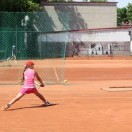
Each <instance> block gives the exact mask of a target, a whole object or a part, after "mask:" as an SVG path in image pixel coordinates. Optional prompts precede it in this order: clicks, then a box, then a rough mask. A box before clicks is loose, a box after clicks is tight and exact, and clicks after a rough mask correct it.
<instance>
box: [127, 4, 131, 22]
mask: <svg viewBox="0 0 132 132" xmlns="http://www.w3.org/2000/svg"><path fill="white" fill-rule="evenodd" d="M127 17H128V21H129V22H131V23H132V4H130V3H129V4H128V6H127Z"/></svg>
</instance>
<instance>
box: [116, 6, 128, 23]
mask: <svg viewBox="0 0 132 132" xmlns="http://www.w3.org/2000/svg"><path fill="white" fill-rule="evenodd" d="M126 22H128V17H127V8H126V7H123V8H118V9H117V25H118V26H121V25H122V23H126Z"/></svg>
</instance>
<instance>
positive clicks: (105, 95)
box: [0, 57, 132, 132]
mask: <svg viewBox="0 0 132 132" xmlns="http://www.w3.org/2000/svg"><path fill="white" fill-rule="evenodd" d="M40 64H41V63H39V66H40ZM36 65H37V64H36ZM39 66H38V67H39ZM40 67H43V65H41V66H40ZM0 69H1V73H0V80H1V82H6V81H12V82H13V81H14V80H15V79H16V75H17V74H18V73H17V72H18V69H17V67H14V68H13V67H9V68H7V67H6V68H5V67H0ZM16 69H17V70H16ZM39 72H41V73H42V72H43V71H42V69H39ZM65 79H66V80H68V82H67V84H66V85H60V84H54V85H46V86H45V87H44V88H40V89H39V90H40V92H41V93H42V94H44V95H45V97H46V98H47V99H48V100H49V101H50V102H52V103H53V105H52V106H48V107H42V106H41V105H42V102H41V100H39V99H38V98H37V97H36V96H35V95H32V94H30V95H25V96H24V97H23V98H22V99H21V100H20V101H19V102H16V103H15V104H14V105H13V106H12V107H10V108H9V109H8V110H7V111H0V131H1V132H131V131H132V126H131V122H132V91H131V90H130V91H120V92H119V91H118V92H117V91H114V92H107V91H104V90H101V89H100V88H107V87H112V86H129V87H130V86H132V60H131V58H130V57H129V58H127V59H121V58H117V59H104V60H101V59H81V58H79V59H78V58H76V57H73V58H70V59H66V64H65ZM20 88H21V86H20V85H0V106H2V105H4V104H6V103H8V101H10V100H11V99H12V98H13V97H14V96H15V95H16V94H17V93H18V92H19V90H20Z"/></svg>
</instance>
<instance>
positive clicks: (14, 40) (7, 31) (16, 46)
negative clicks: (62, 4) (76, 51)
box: [0, 12, 69, 83]
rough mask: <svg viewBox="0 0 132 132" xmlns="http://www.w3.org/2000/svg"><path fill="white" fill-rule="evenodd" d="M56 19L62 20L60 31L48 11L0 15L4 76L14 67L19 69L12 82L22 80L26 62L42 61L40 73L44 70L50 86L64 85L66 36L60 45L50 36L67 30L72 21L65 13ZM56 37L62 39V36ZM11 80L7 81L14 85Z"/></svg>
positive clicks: (43, 75) (1, 57) (1, 65)
mask: <svg viewBox="0 0 132 132" xmlns="http://www.w3.org/2000/svg"><path fill="white" fill-rule="evenodd" d="M53 16H54V19H58V17H59V18H60V22H58V26H57V27H58V28H56V27H55V25H54V23H55V21H53V20H52V19H51V17H49V15H48V14H47V12H32V13H31V12H21V13H20V12H16V13H13V12H1V13H0V20H1V21H0V67H1V68H2V67H5V71H4V72H5V74H8V73H6V71H8V72H9V69H10V70H12V68H13V67H17V69H19V70H17V75H16V78H15V80H13V83H17V82H18V80H19V79H20V73H21V72H22V67H23V66H24V61H23V60H29V59H32V60H34V61H37V60H41V62H38V61H37V64H38V65H39V68H38V70H40V69H41V71H42V72H41V73H40V74H41V75H42V78H43V80H45V81H46V82H47V83H60V82H63V80H64V64H65V50H66V44H67V41H68V40H67V35H66V37H65V38H64V39H63V40H62V41H61V42H58V41H57V40H53V38H52V37H53V36H51V34H50V33H51V32H55V31H58V30H61V31H62V30H64V31H65V30H68V21H69V19H68V14H67V13H63V12H59V13H58V15H57V16H56V15H53ZM57 38H58V40H59V39H60V36H58V37H57ZM18 67H21V68H18ZM6 68H7V69H8V70H7V69H6ZM1 74H2V73H1ZM11 80H12V79H11V77H10V78H8V83H11ZM2 82H3V81H2V79H1V83H2ZM6 83H7V81H6Z"/></svg>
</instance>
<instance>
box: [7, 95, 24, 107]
mask: <svg viewBox="0 0 132 132" xmlns="http://www.w3.org/2000/svg"><path fill="white" fill-rule="evenodd" d="M23 96H24V94H21V93H19V94H18V95H17V96H16V97H15V98H13V99H12V100H11V101H10V102H9V103H8V104H10V105H12V104H14V103H15V102H17V101H18V100H19V99H21V98H22V97H23Z"/></svg>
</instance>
